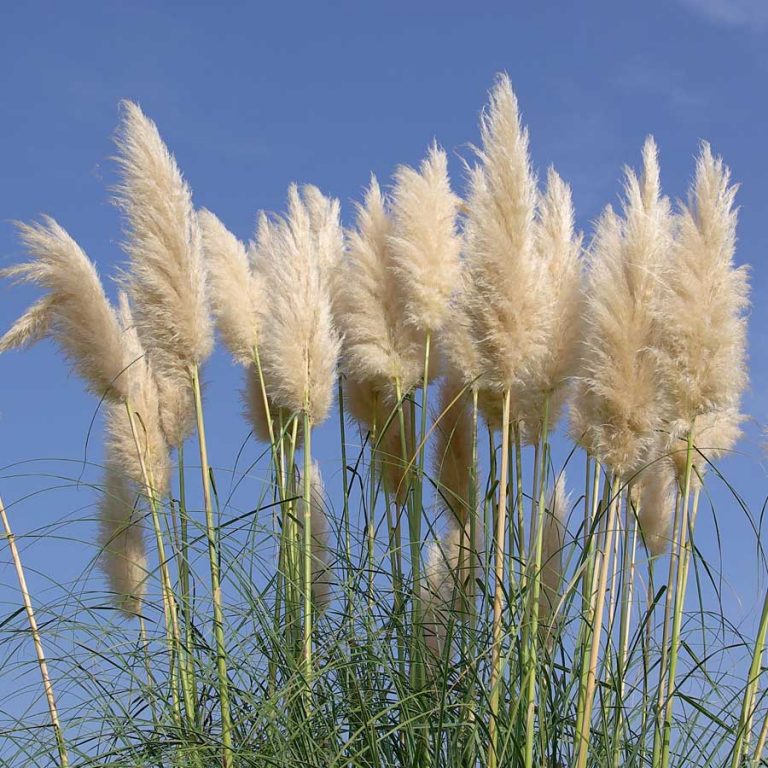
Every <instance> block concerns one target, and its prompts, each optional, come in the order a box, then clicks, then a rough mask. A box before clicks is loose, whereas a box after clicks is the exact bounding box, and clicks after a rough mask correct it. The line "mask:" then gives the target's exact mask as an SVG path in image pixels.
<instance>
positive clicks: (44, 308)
mask: <svg viewBox="0 0 768 768" xmlns="http://www.w3.org/2000/svg"><path fill="white" fill-rule="evenodd" d="M55 303H56V300H55V298H54V297H53V296H52V295H51V294H49V295H48V296H43V298H42V299H40V300H39V301H36V302H35V303H34V304H32V306H30V307H29V309H27V311H26V312H25V313H24V314H23V315H22V316H21V317H20V318H19V319H18V320H17V321H16V322H15V323H14V324H13V325H12V326H11V327H10V328H9V329H8V330H7V331H6V332H5V334H4V335H3V336H2V337H0V354H2V353H3V352H7V351H8V350H9V349H25V348H26V347H31V346H32V345H33V344H36V343H37V342H38V341H42V340H43V339H44V338H45V337H46V336H48V335H49V333H50V331H51V325H52V323H53V311H52V310H53V307H54V305H55Z"/></svg>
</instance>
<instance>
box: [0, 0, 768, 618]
mask: <svg viewBox="0 0 768 768" xmlns="http://www.w3.org/2000/svg"><path fill="white" fill-rule="evenodd" d="M473 5H474V7H473V8H472V10H471V12H470V11H469V10H468V8H469V4H467V3H462V2H453V1H451V2H447V1H444V2H440V3H437V2H422V3H418V4H417V3H403V2H389V3H386V4H384V3H381V4H374V3H359V2H326V3H296V2H286V3H253V2H248V3H245V2H244V3H227V4H213V3H183V4H182V3H176V2H173V3H171V2H168V3H162V4H161V3H150V2H142V1H137V2H131V3H127V2H124V3H123V2H98V3H97V2H93V3H88V2H72V3H66V4H65V3H53V2H50V3H41V2H29V3H14V4H5V6H4V8H3V11H2V21H1V22H0V86H1V87H0V97H1V101H0V265H7V264H10V263H14V262H15V261H18V260H19V259H20V258H21V257H22V253H21V250H20V248H19V246H18V243H17V240H16V236H15V233H14V229H13V226H12V224H11V221H12V220H15V219H21V220H29V219H31V218H33V217H35V216H36V215H38V214H39V213H48V214H50V215H52V216H54V217H55V218H56V219H57V220H58V221H59V222H60V223H61V224H62V225H63V226H64V227H65V228H67V229H68V230H69V231H70V233H71V234H72V235H73V236H74V237H75V238H76V239H77V240H78V241H79V242H80V244H81V245H82V246H83V247H84V248H85V250H86V251H87V253H88V254H89V255H90V257H91V258H92V259H93V260H94V261H95V262H96V263H97V265H98V267H99V270H100V272H101V274H102V275H103V276H104V277H105V278H107V277H108V276H110V275H114V273H115V269H116V267H117V265H118V264H119V263H120V262H121V259H122V255H121V251H120V247H119V244H120V239H121V230H120V221H119V217H118V213H117V211H116V209H115V207H114V206H113V205H111V203H110V188H111V187H113V186H114V184H115V182H116V176H115V164H114V162H113V161H112V160H111V159H110V158H111V155H112V154H113V152H114V148H113V144H112V140H111V137H112V135H113V132H114V130H115V127H116V125H117V121H118V103H119V101H120V99H123V98H130V99H134V100H137V101H138V102H140V104H141V105H142V107H143V108H144V109H145V111H146V112H147V113H148V114H149V115H150V116H151V117H152V118H153V119H154V120H155V121H156V122H157V124H158V126H159V128H160V131H161V133H162V134H163V136H164V138H165V140H166V141H167V143H168V145H169V146H170V147H171V149H172V151H173V152H174V153H175V154H176V156H177V159H178V161H179V164H180V166H181V167H182V169H183V171H184V173H185V175H186V177H187V179H188V180H189V182H190V184H191V186H192V188H193V190H194V194H195V201H196V203H197V204H198V205H201V206H206V207H208V208H210V209H212V210H213V211H215V212H216V213H217V214H219V216H220V217H221V218H222V219H223V220H224V221H225V222H226V223H227V225H228V226H230V228H231V229H232V230H233V231H234V232H235V233H236V234H238V235H239V236H240V237H242V238H247V237H248V236H250V234H251V232H252V229H253V226H254V224H255V219H256V212H257V211H258V210H259V209H262V208H264V209H271V210H279V209H281V208H282V206H283V201H284V198H285V191H286V188H287V186H288V184H289V183H290V182H292V181H299V182H313V183H315V184H317V185H319V186H320V187H321V188H322V189H323V190H324V191H326V192H327V193H331V194H333V195H335V196H337V197H339V198H340V200H341V201H342V207H343V215H344V218H345V221H347V222H349V219H350V212H351V201H352V200H354V199H356V198H358V197H359V195H360V193H361V190H362V188H363V186H364V185H365V184H366V182H367V180H368V177H369V174H370V173H371V172H372V171H373V172H375V173H376V174H377V175H378V176H379V178H380V179H381V180H382V181H385V182H386V181H387V180H388V179H389V177H390V174H391V172H392V170H393V169H394V167H395V166H396V165H397V164H398V163H402V162H406V163H416V162H417V161H418V160H419V159H420V157H421V156H422V155H423V153H424V151H425V149H426V147H427V146H428V144H429V143H430V142H431V141H432V139H433V138H436V139H437V140H438V141H439V142H440V143H441V144H442V145H443V146H444V147H445V148H446V149H447V150H448V152H449V153H450V156H451V171H452V175H453V178H454V180H455V183H456V186H457V188H458V189H459V190H460V189H461V188H462V185H463V178H462V174H463V171H462V162H461V158H468V157H469V155H470V152H469V148H468V144H469V143H470V142H473V141H476V140H477V116H478V112H479V110H480V109H481V107H482V106H483V104H484V102H485V99H486V92H487V90H488V88H489V87H490V86H491V84H492V82H493V78H494V75H495V74H496V73H497V72H499V71H502V70H504V71H506V72H508V73H509V75H510V77H511V79H512V83H513V86H514V87H515V89H516V91H517V94H518V96H519V99H520V103H521V107H522V110H523V115H524V120H525V121H526V123H527V124H528V126H529V128H530V131H531V148H532V154H533V161H534V164H535V166H536V167H537V169H538V170H539V172H540V174H542V175H543V174H544V173H545V171H546V168H547V166H548V165H549V164H551V163H552V164H554V165H555V167H556V168H557V169H558V171H559V172H560V174H561V175H562V176H563V177H564V178H565V179H566V180H567V181H569V182H570V183H571V184H572V187H573V194H574V201H575V204H576V209H577V216H578V223H579V226H580V227H582V228H583V229H585V230H586V231H587V232H588V231H589V229H590V222H591V221H592V220H593V219H594V218H595V217H596V216H597V214H598V213H599V211H600V209H601V208H602V206H603V205H605V204H606V203H608V202H615V201H616V200H617V196H618V194H619V192H620V188H621V184H620V180H621V172H622V167H623V166H624V165H625V164H628V163H629V164H634V165H637V163H638V162H639V153H640V147H641V145H642V142H643V139H644V137H645V136H646V135H647V134H649V133H653V134H654V135H655V137H656V139H657V141H658V144H659V148H660V153H661V163H662V178H663V183H664V187H665V191H666V192H667V193H668V194H669V195H670V196H672V197H673V198H675V197H680V196H683V195H684V194H685V190H686V187H687V184H688V182H689V180H690V177H691V175H692V172H693V162H694V155H695V154H696V152H697V146H698V142H699V141H700V140H701V139H706V140H708V141H710V142H711V143H712V146H713V148H714V150H715V151H716V152H717V153H720V154H722V155H723V156H724V158H725V160H726V162H727V163H728V165H730V167H731V168H732V171H733V177H734V179H735V180H736V181H738V182H739V183H740V184H741V191H740V193H739V196H738V201H739V204H740V206H741V214H740V216H741V222H740V227H739V247H738V256H737V258H738V261H739V262H740V263H745V262H746V263H749V264H751V265H752V285H753V309H752V314H751V321H750V325H751V330H750V346H751V378H752V387H751V390H750V392H749V393H748V395H747V397H746V401H745V410H746V412H747V413H748V414H750V415H751V416H752V417H754V420H753V421H752V422H750V423H749V425H748V428H747V435H746V437H745V439H744V441H743V442H742V443H741V444H740V446H739V450H740V451H742V452H743V454H745V455H744V456H740V457H735V458H731V459H729V460H728V461H727V462H725V467H724V471H725V472H726V473H727V474H728V477H729V479H730V480H731V481H732V482H733V483H734V485H736V487H737V488H738V489H739V490H740V491H741V493H742V494H743V495H744V496H745V498H746V499H747V501H748V502H749V504H750V505H751V507H752V509H753V512H754V513H755V514H759V512H760V507H761V505H762V503H763V500H764V499H765V496H766V491H767V490H768V482H766V475H765V472H764V470H763V467H762V465H761V463H760V462H761V456H760V443H761V437H760V426H759V425H761V424H764V423H765V422H766V420H767V417H768V396H767V394H766V386H765V384H766V375H767V374H768V361H767V358H768V356H767V355H766V354H765V351H764V350H765V348H766V346H767V345H766V337H767V333H766V328H767V327H768V326H767V324H766V322H767V321H768V316H767V314H766V313H767V312H768V309H766V302H765V301H764V300H763V298H762V297H763V296H764V295H765V294H766V290H767V289H768V270H767V269H766V263H765V254H766V253H767V252H768V234H767V233H768V229H767V228H766V221H768V152H766V140H765V136H766V123H767V122H768V106H767V105H766V101H765V98H764V95H765V84H766V79H767V77H768V45H767V44H766V43H768V6H767V5H766V4H765V3H764V2H762V0H735V1H734V2H728V1H727V0H680V1H679V2H669V1H665V2H658V1H657V2H645V3H616V2H581V3H570V2H541V3H533V2H531V3H482V4H481V3H476V4H473ZM109 290H110V292H111V291H113V287H112V286H110V288H109ZM35 296H36V293H35V292H34V291H33V290H29V289H27V288H18V287H11V286H8V285H3V286H0V328H2V329H5V328H6V327H7V326H8V325H9V324H10V323H11V322H12V321H13V320H14V319H15V318H16V317H17V316H18V315H19V314H20V313H21V312H22V311H23V309H24V308H25V307H26V306H27V305H28V304H29V303H30V301H31V300H32V299H33V298H34V297H35ZM206 380H207V382H208V390H207V397H208V404H209V405H208V418H209V425H210V426H209V432H210V434H211V443H212V456H213V461H214V463H215V464H217V465H219V466H221V467H231V466H232V464H233V462H234V458H235V455H236V453H237V450H238V449H239V447H240V445H241V444H242V443H243V441H244V440H245V439H246V437H247V434H248V428H247V426H246V425H245V423H244V422H243V420H242V418H241V415H240V410H241V406H240V401H239V395H238V389H239V387H240V374H239V371H238V369H236V368H235V367H234V366H233V365H232V364H231V363H230V362H229V360H228V358H227V357H226V356H225V355H224V354H223V352H217V353H216V355H215V356H214V358H213V359H212V360H211V362H210V364H209V366H208V368H207V371H206ZM96 405H97V404H96V402H95V400H94V399H93V398H91V397H89V396H88V395H86V394H85V393H84V391H83V387H82V385H81V383H80V382H79V381H78V380H77V379H76V378H75V377H74V376H72V375H71V374H69V373H68V371H67V368H66V366H65V364H64V363H63V362H62V361H61V359H60V357H58V356H57V355H55V353H54V349H53V347H52V346H51V345H50V344H48V343H43V344H41V345H39V346H38V347H36V348H34V349H33V350H31V351H29V352H26V353H23V354H18V353H14V354H8V355H4V356H2V357H0V493H1V494H2V496H3V497H4V499H5V501H6V504H7V505H8V506H9V508H10V511H11V515H12V518H13V520H14V524H15V526H16V528H17V529H18V532H19V533H22V534H24V533H30V532H34V531H35V530H36V529H38V528H39V527H41V526H47V525H50V524H52V523H53V522H54V521H56V520H59V519H64V520H69V521H72V520H76V519H79V518H88V517H89V516H92V514H93V511H94V510H93V503H94V500H95V498H96V496H95V494H94V493H93V492H92V491H91V490H90V489H89V488H88V487H85V486H82V485H81V486H79V487H78V486H73V487H72V483H70V482H69V481H68V480H66V481H59V480H55V479H49V478H48V477H44V476H43V473H47V474H55V475H57V476H65V477H67V478H72V477H75V478H77V477H82V478H84V480H89V479H90V480H97V479H98V474H97V473H95V472H94V471H93V470H92V469H87V468H85V465H83V464H82V462H83V461H84V460H87V461H90V462H96V463H97V462H99V461H100V458H101V448H100V429H99V425H98V417H97V421H96V428H95V429H94V430H93V433H92V434H90V435H89V428H90V425H91V421H92V419H93V417H94V414H95V412H96ZM330 435H331V433H330V432H329V433H328V434H327V435H325V436H324V435H323V434H322V433H321V435H320V442H319V445H320V446H321V448H322V446H326V447H327V451H328V453H327V455H326V459H327V461H328V462H332V461H333V460H334V457H335V454H333V451H337V450H338V449H337V448H333V447H332V437H330ZM323 441H325V442H323ZM31 460H41V461H34V462H32V463H23V464H18V462H30V461H31ZM61 484H64V485H67V486H68V487H65V488H60V489H58V490H56V491H55V492H54V491H53V490H46V489H49V488H52V487H53V486H54V485H56V486H58V485H61ZM716 493H717V492H716ZM29 494H33V495H29ZM718 508H719V512H718V515H719V524H720V526H721V529H722V530H721V535H722V537H723V540H722V546H723V557H724V564H725V575H726V578H727V579H728V581H729V583H730V585H731V586H730V587H729V590H728V594H729V595H730V596H731V598H732V599H733V601H734V606H735V607H734V610H735V611H736V613H737V614H738V615H743V614H744V613H748V612H749V610H750V609H751V608H753V607H754V604H755V602H756V600H757V599H758V596H757V594H756V592H755V557H754V537H751V538H750V534H749V531H748V527H747V526H746V524H745V523H744V521H743V516H741V513H740V512H738V510H737V509H736V507H735V505H734V504H733V503H732V502H729V501H728V499H727V498H726V499H725V500H724V501H723V502H722V504H721V505H719V507H718ZM61 531H63V533H62V536H63V537H65V538H63V539H61V540H46V541H41V540H39V539H35V538H25V539H24V540H23V544H24V552H25V555H26V556H27V558H28V562H29V566H30V580H31V581H32V584H33V587H34V588H36V589H37V590H38V593H39V594H40V595H41V599H43V600H44V599H45V595H46V594H48V592H47V585H48V584H50V583H54V584H60V583H62V582H64V583H66V582H67V580H69V579H75V578H78V577H80V576H81V575H82V574H83V572H84V571H86V569H87V567H88V558H89V557H90V556H92V554H93V552H92V551H88V552H84V551H83V548H82V547H78V546H77V545H76V544H75V543H74V542H72V541H71V540H69V539H68V538H66V537H73V538H77V537H88V536H90V535H92V534H91V532H92V526H90V524H89V523H88V522H87V521H86V522H83V523H72V522H70V523H69V524H68V525H67V526H65V527H64V528H62V529H61ZM701 536H702V546H704V547H709V550H710V551H712V552H714V553H715V554H716V538H715V535H714V526H713V524H712V522H711V519H710V520H709V522H707V520H706V519H705V520H703V521H702V533H701ZM745 548H749V549H748V552H749V556H748V557H744V556H743V555H744V551H745ZM6 563H7V557H6V554H5V553H4V554H2V555H0V613H2V612H3V611H6V610H7V611H10V610H11V609H12V606H15V604H16V602H15V601H16V599H17V598H16V596H15V595H16V593H15V591H14V590H13V589H12V588H11V586H12V585H13V581H12V577H13V574H12V571H11V569H10V567H9V566H8V565H6ZM93 578H94V579H95V578H96V577H95V576H94V577H93ZM77 583H78V585H79V587H80V588H84V589H87V588H89V587H88V585H89V584H91V586H92V583H91V582H86V581H84V580H83V579H82V578H80V579H79V580H78V582H77ZM739 601H741V603H739Z"/></svg>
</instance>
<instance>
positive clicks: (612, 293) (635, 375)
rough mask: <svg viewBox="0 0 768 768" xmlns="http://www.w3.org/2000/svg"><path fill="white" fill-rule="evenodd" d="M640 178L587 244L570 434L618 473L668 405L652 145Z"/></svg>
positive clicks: (638, 453) (662, 224) (635, 462)
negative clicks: (658, 308)
mask: <svg viewBox="0 0 768 768" xmlns="http://www.w3.org/2000/svg"><path fill="white" fill-rule="evenodd" d="M643 164H644V170H643V176H642V178H638V177H637V176H636V175H635V173H634V172H633V171H631V170H628V171H627V181H626V193H625V194H626V200H625V203H624V219H623V220H622V219H620V218H619V217H618V216H617V215H616V214H615V213H614V212H613V210H612V209H611V208H610V207H609V208H607V209H606V210H605V211H604V213H603V214H602V216H601V217H600V220H599V221H598V224H597V229H596V233H595V238H594V241H593V244H592V249H591V251H592V252H591V270H590V275H589V283H588V289H587V298H586V308H585V313H586V328H585V339H584V348H583V359H582V363H581V370H580V372H579V381H578V388H577V394H576V398H575V401H574V404H573V409H572V420H571V432H572V434H573V436H574V439H576V440H577V442H580V443H581V444H582V445H583V446H584V447H585V448H586V450H587V451H588V452H589V453H590V454H592V455H593V456H595V457H596V458H597V459H598V460H599V461H600V462H601V463H603V464H606V465H607V466H609V467H610V468H611V469H612V470H613V471H614V472H616V473H618V474H619V475H627V476H629V475H631V474H633V473H634V472H636V471H637V470H638V469H639V467H640V465H641V464H642V462H643V461H644V459H645V457H646V456H647V455H648V454H649V451H650V450H651V449H652V447H653V445H654V443H655V441H656V437H657V433H658V431H659V430H660V429H661V427H662V425H663V423H664V419H665V417H666V414H667V411H668V403H667V396H666V392H665V389H664V387H663V386H662V383H661V377H660V374H659V365H658V353H657V351H656V350H657V348H658V341H659V324H658V319H657V316H656V312H655V303H656V296H657V293H658V290H659V285H660V284H661V282H662V281H663V280H664V279H665V277H666V270H667V264H666V258H667V256H668V251H669V246H670V213H669V203H668V201H667V199H666V198H665V197H663V196H662V195H661V192H660V184H659V165H658V158H657V152H656V145H655V143H654V142H653V139H651V138H649V139H648V140H647V141H646V143H645V146H644V147H643Z"/></svg>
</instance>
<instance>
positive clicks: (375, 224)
mask: <svg viewBox="0 0 768 768" xmlns="http://www.w3.org/2000/svg"><path fill="white" fill-rule="evenodd" d="M391 233H392V223H391V220H390V218H389V216H388V214H387V208H386V202H385V199H384V196H383V195H382V193H381V189H380V187H379V185H378V183H377V181H376V179H375V178H372V179H371V183H370V186H369V187H368V189H367V191H366V194H365V201H364V202H363V203H362V204H358V205H357V221H356V228H355V229H354V230H352V231H349V232H348V233H347V252H346V254H345V258H344V259H343V260H342V261H341V262H340V263H339V266H338V269H337V270H336V272H335V274H334V281H333V294H334V295H333V303H334V316H335V321H336V325H337V327H338V328H339V331H340V333H341V335H342V339H343V347H342V367H343V369H344V371H345V373H346V375H347V377H348V378H351V379H354V380H355V381H356V382H357V383H359V384H360V385H361V386H368V387H369V388H370V387H375V388H376V389H377V390H379V391H380V395H381V397H384V398H386V399H388V400H390V399H394V389H395V387H394V382H395V381H396V380H398V381H399V382H400V386H401V388H402V391H403V392H408V391H409V390H411V389H412V388H413V387H415V386H416V384H417V383H418V382H419V380H420V379H421V377H422V375H423V367H424V351H423V350H424V334H423V333H421V332H420V331H418V330H417V329H416V328H415V327H414V326H412V325H409V324H407V323H406V322H405V318H404V316H403V313H402V309H401V303H400V296H399V291H398V283H397V281H396V279H395V275H394V266H393V256H392V250H391V248H390V236H391Z"/></svg>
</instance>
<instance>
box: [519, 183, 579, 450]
mask: <svg viewBox="0 0 768 768" xmlns="http://www.w3.org/2000/svg"><path fill="white" fill-rule="evenodd" d="M573 219H574V216H573V203H572V201H571V190H570V188H569V187H568V185H567V184H566V183H565V182H564V181H563V180H562V179H561V178H560V176H558V174H557V173H556V172H555V170H554V169H552V168H550V169H549V173H548V175H547V191H546V194H545V195H544V197H543V198H542V200H541V206H540V210H539V217H538V219H537V222H536V249H537V253H538V258H539V259H540V261H541V263H542V267H543V274H542V279H541V280H540V282H539V284H538V286H537V290H538V293H539V297H540V302H541V309H542V319H543V320H544V321H545V323H546V325H545V327H546V336H547V344H546V349H545V351H544V353H543V354H542V355H541V356H540V357H538V358H537V360H536V361H535V362H534V363H533V365H532V366H531V368H530V371H529V375H528V376H526V377H525V378H524V380H523V386H522V387H520V388H517V389H516V391H515V392H514V395H513V397H514V399H515V400H516V401H518V403H519V405H518V406H517V407H516V411H517V412H518V413H520V415H521V416H522V419H523V421H524V423H525V430H524V436H525V438H526V440H527V441H528V442H530V443H535V442H537V441H538V440H539V439H540V438H541V437H542V434H541V433H542V430H543V426H544V425H543V423H542V419H543V415H542V414H543V411H544V403H545V401H546V402H548V407H549V414H548V420H547V426H548V430H552V429H554V427H555V426H556V425H557V422H558V421H559V418H560V414H561V412H562V408H563V405H564V403H565V399H566V396H567V394H568V386H567V385H568V383H569V381H570V379H571V377H572V376H573V375H574V373H575V369H576V365H577V363H578V354H579V344H580V341H581V336H582V312H583V302H582V274H581V235H575V234H574V228H573Z"/></svg>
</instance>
